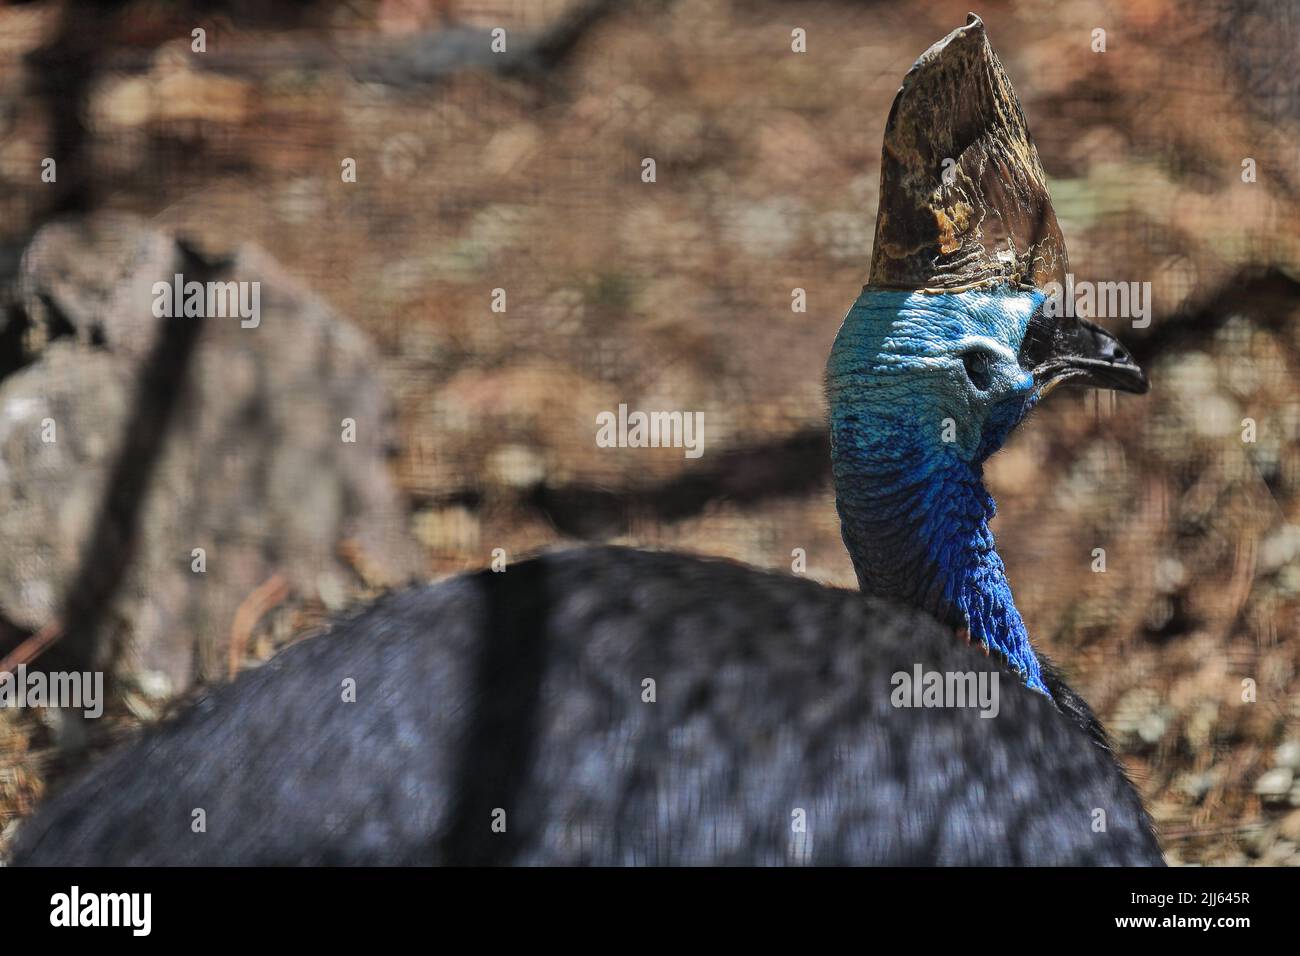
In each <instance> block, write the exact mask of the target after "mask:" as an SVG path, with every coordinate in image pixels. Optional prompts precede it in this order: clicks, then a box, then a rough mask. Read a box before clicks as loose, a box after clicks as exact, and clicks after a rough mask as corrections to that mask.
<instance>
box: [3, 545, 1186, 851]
mask: <svg viewBox="0 0 1300 956" xmlns="http://www.w3.org/2000/svg"><path fill="white" fill-rule="evenodd" d="M918 663H919V664H921V665H923V667H924V668H925V669H926V670H938V671H945V672H957V671H974V672H977V673H986V674H992V673H998V674H999V675H1000V677H1001V679H1000V681H999V683H998V690H999V703H998V714H997V716H996V717H993V718H983V717H981V716H980V715H979V714H980V711H979V709H978V708H975V707H966V708H951V707H947V708H919V709H917V708H910V709H906V708H897V707H894V706H892V705H891V703H890V697H891V692H892V691H893V689H894V688H893V684H892V683H891V677H892V675H893V674H895V673H896V672H899V671H904V672H908V673H911V672H912V671H913V669H914V667H915V666H916V665H917V664H918ZM349 679H351V680H354V681H355V702H346V701H345V700H344V697H345V682H346V681H348V680H349ZM647 679H649V680H653V681H654V684H653V698H654V699H653V701H652V702H650V701H648V700H647V699H646V698H647V697H649V696H650V693H649V690H648V689H649V688H650V687H651V685H649V684H647V683H645V682H646V681H647ZM1054 679H1055V678H1054ZM1061 687H1062V692H1061V693H1059V694H1058V693H1055V692H1054V696H1056V697H1057V698H1058V701H1059V700H1062V699H1064V700H1068V699H1073V695H1070V694H1068V688H1064V686H1063V685H1061ZM1085 711H1086V708H1085ZM1090 716H1091V715H1090V714H1087V715H1086V718H1090ZM1086 718H1081V719H1086ZM199 809H202V810H203V811H204V817H205V822H206V832H200V833H196V832H193V827H192V822H193V820H194V819H195V811H196V810H199ZM1098 811H1101V813H1102V814H1104V827H1105V828H1104V830H1101V831H1099V830H1098V828H1097V821H1098V820H1099V819H1101V817H1099V814H1098ZM494 822H495V823H496V827H494ZM502 823H504V832H499V831H500V828H501V824H502ZM16 861H17V862H19V863H27V864H90V863H94V864H99V865H121V864H197V863H206V864H372V863H407V864H416V863H430V864H432V863H485V864H495V863H526V864H527V863H532V864H632V863H635V864H781V863H809V864H1008V865H1013V864H1123V865H1133V864H1153V865H1158V864H1160V863H1161V862H1162V860H1161V856H1160V852H1159V849H1158V847H1157V845H1156V842H1155V839H1154V837H1153V836H1152V833H1151V829H1150V823H1149V821H1148V819H1147V817H1146V814H1145V812H1144V811H1143V809H1142V806H1141V803H1140V801H1139V799H1138V796H1137V794H1136V792H1135V791H1134V789H1133V787H1132V786H1131V784H1130V783H1129V782H1128V780H1127V779H1125V777H1124V775H1123V773H1122V771H1121V770H1120V769H1119V767H1118V765H1117V764H1116V763H1115V762H1114V760H1113V758H1111V756H1110V755H1109V754H1108V753H1107V752H1106V751H1105V750H1103V749H1102V747H1100V746H1098V745H1097V744H1096V743H1095V742H1093V741H1092V740H1090V739H1089V737H1088V735H1087V733H1086V732H1085V731H1084V730H1083V729H1081V727H1080V726H1079V725H1078V723H1077V722H1075V721H1073V720H1071V719H1068V718H1067V717H1066V716H1064V715H1063V714H1062V713H1061V711H1059V710H1058V709H1057V707H1056V706H1054V705H1053V702H1052V700H1050V699H1048V698H1047V697H1046V696H1044V695H1042V694H1039V693H1035V692H1033V691H1031V690H1029V689H1028V688H1026V687H1025V686H1024V685H1023V684H1022V683H1021V682H1020V681H1018V680H1016V679H1015V678H1014V677H1013V676H1012V675H1010V674H1007V673H1005V672H1001V671H1000V670H999V669H998V667H997V665H996V663H995V662H994V661H993V660H991V659H990V658H988V657H986V656H984V655H983V654H982V653H980V652H978V651H974V650H972V649H971V648H969V647H967V646H965V645H964V644H962V643H961V642H960V641H958V640H957V639H956V638H955V637H954V636H953V634H952V633H951V632H950V631H948V630H947V629H945V628H943V627H941V626H940V625H938V624H937V623H936V622H935V621H933V620H932V619H931V618H929V617H927V616H926V615H925V614H923V613H921V612H917V611H912V610H907V609H902V608H899V607H896V606H894V605H890V604H886V603H883V602H880V601H877V600H874V599H871V598H866V597H863V596H862V595H860V594H857V593H853V592H849V591H841V590H835V589H829V588H825V587H821V586H819V585H817V584H814V583H812V582H809V581H806V580H801V579H796V578H791V577H788V576H778V575H774V574H768V573H761V572H757V571H752V570H749V569H746V568H743V567H740V566H737V565H733V564H730V563H726V562H721V561H710V560H700V559H695V558H688V557H683V556H680V555H665V554H655V553H647V552H640V551H631V550H623V549H616V548H600V549H591V550H581V551H573V552H568V553H563V554H553V555H549V556H546V557H542V558H538V559H535V560H532V561H528V562H525V563H522V564H520V565H517V566H514V567H511V568H510V569H509V570H507V571H506V572H504V573H491V572H484V573H479V574H475V575H471V576H467V577H462V578H456V579H454V580H450V581H447V582H444V583H441V584H437V585H431V586H426V587H421V588H417V589H412V590H407V591H403V592H401V593H398V594H395V595H393V596H391V597H389V598H388V599H386V600H384V601H383V602H381V603H380V604H378V605H377V606H375V607H373V608H372V609H370V610H368V611H366V612H365V613H364V614H362V615H361V616H359V617H356V618H355V619H353V620H350V621H348V622H346V623H342V624H339V625H338V626H336V627H335V628H334V629H333V630H332V631H331V632H330V633H328V634H326V635H323V636H320V637H317V638H314V639H311V640H307V641H304V642H303V643H301V644H299V645H296V646H294V647H292V648H290V649H288V650H287V651H285V652H284V653H282V654H280V655H279V656H277V657H276V658H274V659H273V660H272V661H270V662H269V663H268V664H266V665H265V666H263V667H261V668H259V669H257V670H255V671H253V672H250V673H246V674H244V675H243V676H241V677H240V678H239V679H238V680H237V681H235V682H234V683H233V684H231V685H228V686H225V687H222V688H219V689H217V690H215V691H214V692H213V693H212V694H211V695H210V696H209V697H207V698H206V699H205V700H204V701H202V702H201V703H199V704H198V705H197V706H196V707H194V708H192V709H191V710H189V711H188V712H186V713H185V714H183V715H182V716H180V717H179V718H178V719H176V720H175V721H174V722H172V723H169V724H167V725H165V726H163V727H161V728H158V729H156V730H154V731H152V732H148V733H146V734H145V735H144V736H143V737H142V738H141V739H140V740H138V741H137V742H135V743H133V744H131V745H129V746H126V747H123V748H120V749H118V750H117V751H116V752H114V753H112V754H111V755H109V756H108V757H106V758H104V759H103V760H102V761H101V762H99V763H98V764H97V765H96V766H94V767H92V768H91V769H90V771H89V772H88V773H87V774H86V775H84V776H83V777H82V778H81V779H79V780H78V781H76V782H74V783H72V784H71V785H70V786H68V787H67V789H65V790H64V791H63V792H62V793H59V794H58V795H56V796H55V797H54V798H53V799H52V800H51V801H49V802H48V803H47V805H46V806H45V807H44V808H43V810H42V811H41V812H40V813H39V814H38V815H37V817H36V818H35V819H33V820H32V821H29V822H28V824H27V825H26V826H25V828H24V830H23V832H22V834H21V835H20V839H19V846H18V849H17V852H16Z"/></svg>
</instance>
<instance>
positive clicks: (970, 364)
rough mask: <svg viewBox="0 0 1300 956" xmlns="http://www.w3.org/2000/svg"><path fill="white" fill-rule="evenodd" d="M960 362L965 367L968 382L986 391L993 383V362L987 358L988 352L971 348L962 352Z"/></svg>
mask: <svg viewBox="0 0 1300 956" xmlns="http://www.w3.org/2000/svg"><path fill="white" fill-rule="evenodd" d="M961 362H962V365H964V366H965V367H966V376H967V378H969V379H970V383H971V384H972V385H974V386H975V387H976V388H978V389H979V390H980V391H981V392H987V391H988V389H989V386H990V385H991V384H993V368H992V367H993V363H992V361H991V360H990V359H989V353H988V352H985V351H984V350H983V349H971V350H970V351H969V352H963V353H962V355H961Z"/></svg>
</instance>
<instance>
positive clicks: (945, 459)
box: [827, 288, 1050, 696]
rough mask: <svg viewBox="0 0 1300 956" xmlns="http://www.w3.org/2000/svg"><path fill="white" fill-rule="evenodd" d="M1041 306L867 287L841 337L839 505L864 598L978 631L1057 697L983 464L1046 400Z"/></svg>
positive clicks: (837, 361)
mask: <svg viewBox="0 0 1300 956" xmlns="http://www.w3.org/2000/svg"><path fill="white" fill-rule="evenodd" d="M1042 300H1043V293H1041V292H1027V291H1021V290H1016V289H1011V288H1005V289H993V290H987V291H980V292H976V291H969V292H962V293H958V294H942V295H932V294H927V293H921V292H902V291H892V290H877V289H868V290H864V291H863V293H862V295H860V296H859V297H858V301H857V302H856V303H855V304H854V306H853V308H852V309H850V310H849V313H848V315H847V316H845V318H844V324H843V325H842V326H841V327H840V331H839V335H838V336H836V339H835V346H834V348H833V349H832V350H831V357H830V361H829V363H828V365H827V391H828V396H829V399H830V411H831V458H832V466H833V474H834V478H835V493H836V505H837V507H838V509H839V513H840V523H841V529H842V532H843V535H844V543H845V546H846V547H847V548H848V551H849V554H850V555H851V556H852V558H853V566H854V568H855V570H856V571H857V575H858V583H859V585H860V586H861V588H862V590H863V591H866V592H869V593H873V594H879V595H882V596H885V597H890V598H894V599H897V600H901V601H904V602H906V603H908V604H911V605H914V606H917V607H922V608H925V609H926V610H928V611H930V612H931V613H933V614H935V615H936V616H938V617H939V618H940V619H941V620H944V621H947V622H948V623H949V624H951V625H952V626H954V627H961V626H965V627H967V628H968V629H969V631H970V636H971V639H972V640H973V641H979V642H980V643H982V644H983V645H984V646H985V647H987V648H989V649H990V650H996V651H998V652H1000V653H1001V654H1002V655H1003V656H1004V657H1005V658H1006V660H1007V662H1008V664H1009V665H1010V666H1011V668H1012V669H1014V670H1016V671H1018V672H1019V673H1020V674H1021V676H1022V677H1023V679H1024V681H1025V683H1026V684H1028V685H1029V686H1030V687H1032V688H1033V689H1034V690H1037V691H1040V692H1042V693H1043V694H1047V693H1048V691H1047V688H1046V687H1045V686H1044V684H1043V680H1042V671H1041V667H1040V665H1039V662H1038V658H1037V657H1036V656H1035V655H1034V650H1033V647H1032V646H1031V645H1030V643H1029V635H1028V633H1027V632H1026V630H1025V623H1024V621H1023V620H1021V617H1020V613H1019V612H1018V611H1017V610H1016V606H1015V602H1014V601H1013V599H1012V597H1011V586H1010V584H1009V583H1008V582H1007V576H1006V569H1005V567H1004V566H1003V564H1002V559H1001V558H1000V557H999V556H998V553H997V552H996V551H995V550H994V547H993V535H992V533H991V532H990V531H989V521H990V519H992V517H993V514H994V503H993V499H992V498H991V497H990V496H989V494H988V492H987V491H985V490H984V482H983V470H984V469H983V465H984V461H985V460H986V459H987V458H988V457H989V455H991V454H993V453H994V452H995V451H997V450H998V448H1000V447H1001V446H1002V443H1003V441H1005V440H1006V437H1007V435H1008V434H1010V432H1011V430H1012V429H1013V428H1015V427H1016V425H1018V424H1019V423H1020V422H1021V420H1022V419H1023V418H1024V417H1025V415H1026V413H1027V412H1028V411H1029V409H1030V408H1032V407H1033V405H1034V403H1035V402H1036V401H1037V400H1038V392H1039V390H1038V389H1037V388H1036V387H1035V385H1034V381H1033V377H1032V376H1031V375H1030V374H1029V372H1027V371H1025V370H1024V369H1023V368H1021V367H1020V364H1019V362H1018V360H1017V353H1018V352H1019V351H1020V343H1021V340H1022V339H1023V338H1024V335H1025V329H1026V327H1027V326H1028V323H1029V319H1030V316H1031V315H1032V314H1033V312H1034V310H1035V309H1036V308H1037V307H1038V305H1039V304H1040V303H1041V302H1042ZM1049 696H1050V695H1049Z"/></svg>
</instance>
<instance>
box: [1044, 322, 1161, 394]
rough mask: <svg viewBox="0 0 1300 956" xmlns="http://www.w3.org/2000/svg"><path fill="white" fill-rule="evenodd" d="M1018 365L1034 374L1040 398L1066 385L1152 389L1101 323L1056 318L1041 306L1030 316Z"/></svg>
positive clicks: (1123, 389)
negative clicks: (1047, 313) (1059, 386)
mask: <svg viewBox="0 0 1300 956" xmlns="http://www.w3.org/2000/svg"><path fill="white" fill-rule="evenodd" d="M1020 366H1021V367H1022V368H1024V369H1025V370H1026V371H1028V372H1031V373H1033V376H1034V383H1035V384H1036V385H1037V386H1038V387H1039V395H1040V397H1041V396H1045V395H1046V394H1047V393H1048V392H1050V391H1052V390H1053V389H1055V388H1056V387H1057V386H1058V385H1066V384H1069V385H1083V386H1087V387H1090V388H1112V389H1115V390H1116V391H1120V392H1136V393H1137V394H1139V395H1140V394H1142V393H1143V392H1145V391H1147V389H1149V388H1150V387H1151V383H1150V382H1148V381H1147V376H1146V373H1145V372H1143V371H1142V369H1141V367H1139V365H1138V364H1137V362H1135V361H1133V356H1131V355H1129V353H1128V350H1127V349H1126V348H1124V346H1123V345H1121V344H1120V342H1119V339H1117V338H1115V336H1113V335H1111V333H1109V332H1107V331H1106V330H1105V329H1103V328H1102V327H1101V326H1100V325H1097V324H1096V323H1095V322H1089V321H1088V320H1087V319H1083V318H1074V317H1071V318H1066V317H1056V318H1052V317H1050V316H1048V315H1046V314H1045V311H1044V310H1043V309H1041V308H1040V309H1039V310H1038V311H1037V312H1035V313H1034V317H1033V318H1032V319H1030V320H1029V328H1028V330H1027V331H1026V332H1025V339H1024V343H1023V344H1022V345H1021V347H1020Z"/></svg>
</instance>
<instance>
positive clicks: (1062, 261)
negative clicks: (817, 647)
mask: <svg viewBox="0 0 1300 956" xmlns="http://www.w3.org/2000/svg"><path fill="white" fill-rule="evenodd" d="M1065 276H1066V255H1065V242H1064V239H1063V238H1062V235H1061V230H1060V227H1059V226H1058V225H1057V222H1056V215H1055V213H1054V212H1053V210H1052V204H1051V200H1050V198H1049V196H1048V192H1047V184H1046V179H1045V176H1044V174H1043V169H1042V166H1041V164H1040V162H1039V159H1038V152H1037V150H1036V149H1035V148H1034V145H1033V142H1032V141H1031V140H1030V138H1029V130H1028V127H1027V126H1026V124H1025V118H1024V114H1023V112H1022V111H1021V109H1020V104H1019V102H1018V100H1017V99H1016V95H1015V92H1014V91H1013V90H1012V88H1011V82H1010V80H1009V79H1008V78H1007V75H1006V72H1005V70H1004V69H1003V67H1002V64H1001V63H1000V62H999V61H998V58H997V57H996V56H995V55H994V53H993V50H992V48H991V47H990V46H989V42H988V38H987V36H986V35H985V32H984V25H983V23H982V22H981V21H980V19H979V18H978V17H976V16H975V15H973V14H972V15H971V16H970V18H969V19H968V21H967V23H966V25H965V26H963V27H961V28H959V29H957V30H954V31H953V32H952V33H951V34H949V35H948V36H947V37H945V38H944V39H943V40H941V41H939V42H938V43H936V44H935V45H934V46H932V47H931V48H930V49H929V50H927V51H926V52H925V53H924V54H923V55H922V56H921V58H920V59H919V60H917V62H916V64H915V65H914V66H913V67H912V69H911V70H910V71H908V73H907V76H906V77H905V78H904V80H903V85H902V88H901V89H900V90H899V92H898V95H897V96H896V98H895V100H894V105H893V108H892V110H891V111H890V115H889V120H888V122H887V124H886V127H885V142H884V150H883V155H882V160H881V185H880V208H879V213H878V217H877V220H876V237H875V246H874V250H873V254H872V262H871V276H870V281H869V283H868V285H867V286H866V287H865V288H864V289H863V291H862V294H861V295H860V296H859V297H858V300H857V302H856V303H855V304H854V306H853V308H852V309H851V310H850V311H849V313H848V315H847V316H846V317H845V319H844V323H843V326H842V327H841V329H840V332H839V335H838V336H837V337H836V340H835V345H834V348H833V350H832V353H831V357H830V361H829V364H828V369H827V373H828V374H827V386H828V395H829V399H830V405H831V426H832V457H833V465H834V475H835V485H836V498H837V504H838V507H839V510H840V516H841V523H842V527H843V531H844V538H845V542H846V544H847V545H848V548H849V551H850V553H851V554H852V556H853V561H854V566H855V568H856V570H857V574H858V579H859V582H860V583H861V585H862V587H863V589H864V590H868V591H872V592H875V593H880V594H885V595H888V596H892V597H896V598H902V599H905V600H908V601H910V602H911V603H914V604H919V605H920V606H923V607H926V608H927V609H929V610H931V611H934V612H935V613H937V614H939V615H940V616H941V617H943V618H945V619H947V620H949V621H950V622H951V623H952V624H954V625H955V626H963V627H968V628H969V629H970V632H971V635H972V637H975V638H977V639H979V640H980V641H981V642H982V643H984V644H985V646H987V647H989V648H991V649H996V650H998V651H1000V652H1001V653H1003V654H1004V655H1005V656H1007V658H1008V659H1009V660H1010V661H1011V663H1012V664H1013V666H1015V667H1017V669H1020V670H1022V671H1023V672H1024V673H1025V675H1026V679H1027V680H1028V682H1029V683H1030V684H1031V685H1034V686H1040V685H1039V684H1038V683H1037V662H1036V660H1034V659H1033V653H1032V650H1031V649H1030V648H1029V647H1028V642H1027V638H1023V630H1024V626H1023V624H1022V623H1021V622H1020V618H1019V614H1018V613H1017V612H1016V610H1015V607H1014V604H1013V603H1012V601H1011V594H1010V590H1009V587H1008V586H1007V585H1006V581H1005V574H1004V572H1003V569H1002V562H1001V560H1000V559H999V558H998V556H997V554H996V552H995V551H994V550H993V539H992V536H991V535H990V534H989V531H988V519H990V518H991V517H992V515H993V502H992V499H991V498H989V496H988V495H987V493H986V492H985V491H984V487H983V484H982V480H981V479H982V463H983V461H984V460H985V459H986V458H987V457H988V456H989V455H990V454H992V453H993V452H994V451H996V450H997V449H998V447H1000V445H1001V444H1002V442H1003V441H1004V440H1005V438H1006V437H1007V435H1008V433H1009V432H1010V431H1011V430H1012V429H1013V428H1014V427H1015V426H1016V425H1017V424H1019V422H1020V421H1021V420H1022V419H1023V418H1024V416H1025V414H1026V413H1027V412H1028V411H1029V409H1030V408H1032V407H1033V405H1034V404H1035V403H1036V402H1037V401H1038V400H1039V399H1040V398H1041V397H1042V396H1044V395H1046V394H1047V393H1048V392H1049V391H1051V390H1052V389H1053V388H1055V387H1056V386H1058V385H1061V384H1073V385H1084V386H1091V387H1101V388H1113V389H1120V390H1123V391H1130V392H1144V391H1146V389H1147V380H1146V376H1145V375H1144V374H1143V372H1142V370H1141V369H1140V368H1138V366H1137V365H1136V364H1135V363H1134V362H1133V360H1132V359H1131V358H1130V357H1129V355H1128V353H1127V352H1126V351H1125V350H1124V348H1123V347H1122V346H1121V345H1120V344H1119V342H1118V341H1117V340H1116V339H1115V338H1114V336H1112V335H1111V334H1110V333H1109V332H1107V331H1106V330H1104V329H1102V328H1101V327H1100V326H1098V325H1095V324H1093V323H1091V322H1088V321H1086V320H1084V319H1080V318H1075V317H1074V316H1072V315H1067V314H1064V313H1067V312H1069V310H1066V309H1063V308H1060V306H1061V303H1060V302H1059V300H1056V301H1051V302H1049V289H1051V290H1053V291H1055V290H1056V289H1059V288H1061V287H1063V286H1064V285H1065V283H1066V279H1065ZM1053 283H1055V284H1056V286H1055V287H1053ZM1022 638H1023V640H1022ZM1022 645H1023V646H1022ZM1040 689H1041V686H1040Z"/></svg>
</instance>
